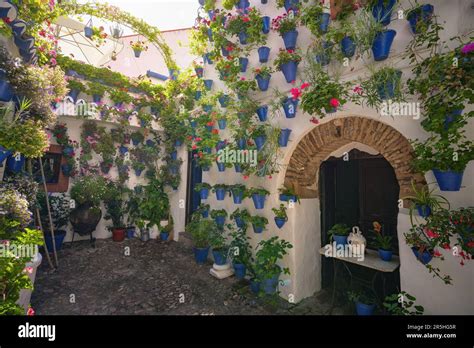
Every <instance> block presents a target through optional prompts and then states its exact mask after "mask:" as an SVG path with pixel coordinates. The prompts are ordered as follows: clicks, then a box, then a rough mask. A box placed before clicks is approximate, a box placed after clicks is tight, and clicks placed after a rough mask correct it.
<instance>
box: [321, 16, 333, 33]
mask: <svg viewBox="0 0 474 348" xmlns="http://www.w3.org/2000/svg"><path fill="white" fill-rule="evenodd" d="M330 19H331V15H330V14H329V13H323V14H322V15H321V23H320V24H319V30H321V32H322V33H326V32H327V31H328V26H329V21H330Z"/></svg>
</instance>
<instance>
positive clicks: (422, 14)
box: [407, 4, 434, 34]
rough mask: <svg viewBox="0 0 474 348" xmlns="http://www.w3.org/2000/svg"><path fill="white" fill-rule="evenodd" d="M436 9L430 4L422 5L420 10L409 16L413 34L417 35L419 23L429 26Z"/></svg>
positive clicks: (412, 12)
mask: <svg viewBox="0 0 474 348" xmlns="http://www.w3.org/2000/svg"><path fill="white" fill-rule="evenodd" d="M433 12H434V7H433V5H430V4H425V5H421V6H420V7H419V8H418V9H416V10H414V11H411V12H410V13H408V15H407V20H408V22H409V23H410V28H411V31H412V32H413V34H417V33H418V31H417V26H418V23H419V22H420V20H421V21H423V22H424V24H426V25H428V23H429V21H430V20H431V17H432V16H433Z"/></svg>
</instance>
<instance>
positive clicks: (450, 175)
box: [433, 169, 464, 191]
mask: <svg viewBox="0 0 474 348" xmlns="http://www.w3.org/2000/svg"><path fill="white" fill-rule="evenodd" d="M433 174H434V176H435V178H436V181H437V182H438V186H439V189H440V190H441V191H459V190H460V189H461V184H462V177H463V174H464V171H462V172H455V171H452V170H446V171H442V170H438V169H433Z"/></svg>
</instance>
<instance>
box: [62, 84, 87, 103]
mask: <svg viewBox="0 0 474 348" xmlns="http://www.w3.org/2000/svg"><path fill="white" fill-rule="evenodd" d="M67 86H68V88H69V96H70V97H71V98H72V100H73V101H74V103H75V102H77V98H78V97H79V94H80V93H81V92H85V91H86V87H85V86H84V84H83V83H82V82H80V81H78V80H76V79H70V80H68V83H67Z"/></svg>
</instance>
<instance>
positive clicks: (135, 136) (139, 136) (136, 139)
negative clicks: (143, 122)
mask: <svg viewBox="0 0 474 348" xmlns="http://www.w3.org/2000/svg"><path fill="white" fill-rule="evenodd" d="M130 137H131V138H132V143H133V145H135V146H138V145H139V144H140V143H142V142H143V140H145V136H144V135H143V133H142V132H141V131H135V132H133V133H132V134H130Z"/></svg>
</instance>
